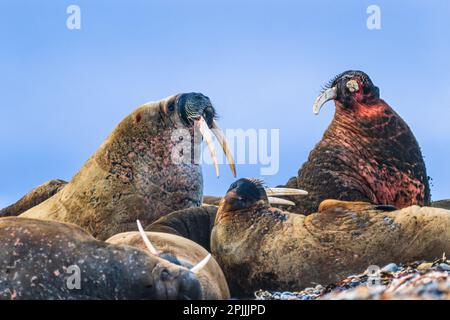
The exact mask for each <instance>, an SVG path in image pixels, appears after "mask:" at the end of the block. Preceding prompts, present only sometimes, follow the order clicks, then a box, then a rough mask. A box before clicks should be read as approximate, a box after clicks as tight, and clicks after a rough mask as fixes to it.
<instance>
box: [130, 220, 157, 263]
mask: <svg viewBox="0 0 450 320" xmlns="http://www.w3.org/2000/svg"><path fill="white" fill-rule="evenodd" d="M136 223H137V226H138V230H139V233H140V234H141V237H142V240H144V243H145V245H146V246H147V249H148V251H150V253H151V254H153V255H155V256H159V252H158V250H156V248H155V247H154V246H153V244H152V243H151V242H150V239H149V238H148V237H147V234H146V233H145V231H144V228H142V225H141V222H140V221H139V220H136Z"/></svg>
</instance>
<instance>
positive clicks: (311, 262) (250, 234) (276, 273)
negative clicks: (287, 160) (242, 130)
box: [211, 179, 450, 296]
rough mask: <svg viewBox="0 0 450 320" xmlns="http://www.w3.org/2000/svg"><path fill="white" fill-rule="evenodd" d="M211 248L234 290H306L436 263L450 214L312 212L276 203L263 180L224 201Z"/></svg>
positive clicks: (348, 206) (448, 243)
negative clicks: (365, 273) (371, 272)
mask: <svg viewBox="0 0 450 320" xmlns="http://www.w3.org/2000/svg"><path fill="white" fill-rule="evenodd" d="M211 252H212V254H213V256H214V257H215V258H216V260H217V262H218V263H219V265H220V266H221V268H222V270H223V271H224V273H225V276H226V277H227V280H228V285H229V286H230V290H231V294H232V295H235V296H248V295H251V294H252V292H254V291H256V290H258V289H264V290H271V291H280V290H281V291H298V290H301V289H303V288H305V287H308V286H311V285H312V284H313V283H320V284H327V283H335V282H337V281H339V280H342V279H343V278H345V277H346V276H348V275H350V274H354V273H356V272H359V271H360V270H364V269H365V268H367V266H369V265H379V266H383V265H386V264H387V263H390V262H395V263H401V262H407V261H414V260H429V261H432V260H433V259H435V258H440V257H442V254H443V253H444V252H446V253H447V254H448V253H449V252H450V211H448V210H444V209H437V208H430V207H423V208H421V207H419V206H411V207H408V208H404V209H401V210H396V209H395V208H394V207H392V206H387V205H372V204H369V203H364V202H342V201H337V200H326V201H324V202H322V203H321V205H320V208H319V211H318V212H317V213H314V214H311V215H309V216H305V215H300V214H292V213H288V212H283V211H281V210H279V209H275V208H271V207H270V206H269V204H268V201H267V195H266V193H265V192H264V188H263V187H262V186H261V183H258V182H257V181H251V180H248V179H241V180H238V181H237V182H236V183H234V184H233V185H232V186H231V188H230V189H229V190H228V192H227V194H226V196H225V197H224V199H223V200H222V203H221V206H220V208H219V211H218V212H217V216H216V224H215V226H214V228H213V230H212V235H211Z"/></svg>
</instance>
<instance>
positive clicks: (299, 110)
mask: <svg viewBox="0 0 450 320" xmlns="http://www.w3.org/2000/svg"><path fill="white" fill-rule="evenodd" d="M70 4H76V5H79V6H80V8H81V30H68V29H67V28H66V19H67V16H68V15H67V14H66V8H67V7H68V6H69V5H70ZM371 4H375V5H378V6H379V7H380V8H381V30H369V29H368V28H367V27H366V20H367V17H368V14H367V13H366V9H367V7H368V6H369V5H371ZM347 69H361V70H363V71H365V72H367V73H368V74H369V75H370V76H371V78H372V80H373V81H374V83H375V84H376V85H377V86H378V87H379V88H380V90H381V96H382V98H383V99H385V100H386V101H387V102H388V103H389V104H390V105H391V106H392V107H393V108H394V109H395V110H396V111H397V112H398V113H400V115H402V117H403V118H404V119H405V120H406V121H407V122H408V124H409V125H410V127H411V128H412V130H413V131H414V133H415V135H416V138H417V139H418V141H419V143H420V145H421V147H422V150H423V154H424V156H425V161H426V164H427V168H428V174H429V175H430V176H431V177H432V178H433V187H432V193H433V198H434V199H435V200H437V199H442V198H450V172H449V165H450V148H449V147H450V125H449V123H450V72H449V71H450V2H449V1H448V0H431V1H430V0H428V1H425V0H422V1H417V0H416V1H414V0H408V1H400V0H396V1H392V0H389V1H387V0H386V1H380V0H372V1H365V0H358V1H356V0H355V1H350V0H347V1H345V0H341V1H336V0H334V1H332V0H330V1H325V0H323V1H317V0H315V1H308V2H306V1H305V2H304V1H298V0H297V1H283V0H282V1H280V0H277V1H275V0H273V1H262V0H254V1H250V0H214V1H212V0H203V1H200V0H192V1H186V0H147V1H143V0H142V1H134V0H126V1H125V0H123V1H112V0H109V1H106V0H104V1H102V0H95V1H92V0H71V1H62V0H58V1H57V0H40V1H34V0H33V1H32V0H30V1H23V0H1V1H0V146H1V149H0V207H2V206H6V205H7V204H9V203H11V202H14V201H15V200H17V199H18V198H20V197H21V196H22V195H23V194H25V193H26V192H28V191H30V190H31V189H33V188H34V187H35V186H37V185H39V184H41V183H43V182H45V181H47V180H50V179H54V178H61V179H66V180H69V179H70V178H71V177H72V175H73V174H75V173H76V172H77V171H78V169H79V168H80V167H81V166H82V164H83V163H84V162H85V161H86V160H87V159H88V158H89V156H90V155H92V153H93V152H94V151H95V150H96V149H97V148H98V146H99V145H100V144H101V143H102V141H103V140H104V138H105V137H106V136H107V135H108V133H109V132H110V131H111V130H112V129H113V128H114V127H115V126H116V125H117V124H118V123H119V121H120V120H121V119H122V118H124V117H125V116H126V115H127V114H128V113H129V112H131V111H132V110H133V109H134V108H135V107H137V106H138V105H140V104H141V103H144V102H147V101H151V100H158V99H160V98H163V97H166V96H168V95H171V94H175V93H179V92H192V91H197V92H202V93H204V94H206V95H208V96H209V97H210V98H211V99H212V101H213V103H214V104H215V106H216V107H217V109H218V111H219V113H220V124H221V126H222V127H223V128H243V129H247V128H256V129H258V128H263V129H270V128H275V129H280V148H281V149H280V170H279V172H278V173H277V174H276V175H273V176H267V177H264V178H265V180H266V182H267V183H268V184H269V185H277V184H281V183H284V182H286V181H287V179H288V178H289V177H291V176H293V175H295V174H296V172H297V170H298V169H299V167H300V165H301V164H302V163H303V162H304V161H305V160H306V158H307V155H308V153H309V151H310V150H311V149H312V148H313V146H314V145H315V143H317V142H318V141H319V140H320V138H321V136H322V134H323V132H324V130H325V128H326V127H327V125H328V124H329V123H330V120H331V118H332V115H333V112H334V110H333V109H334V107H333V105H332V104H327V105H326V106H325V107H324V109H323V112H322V113H321V115H320V116H319V117H317V116H314V115H313V113H312V110H311V107H312V103H313V101H314V98H315V96H316V95H317V93H318V92H319V91H320V89H321V86H322V85H323V84H324V83H326V82H327V81H328V80H329V79H330V78H332V77H333V76H334V75H335V74H337V73H340V72H342V71H345V70H347ZM259 169H260V166H259V165H244V166H239V167H238V174H239V176H240V177H246V176H259V172H260V171H259ZM221 171H222V176H221V177H220V179H217V178H215V176H214V169H213V168H212V166H209V165H208V166H204V168H203V172H204V177H205V193H206V194H216V195H221V194H223V193H224V192H225V191H226V189H227V188H228V186H229V185H230V183H231V182H232V181H233V180H234V179H233V177H232V176H231V174H230V173H229V170H227V168H226V167H225V166H223V167H222V168H221Z"/></svg>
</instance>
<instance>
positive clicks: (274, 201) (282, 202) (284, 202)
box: [267, 197, 295, 206]
mask: <svg viewBox="0 0 450 320" xmlns="http://www.w3.org/2000/svg"><path fill="white" fill-rule="evenodd" d="M267 199H268V200H269V203H270V204H279V205H283V206H295V202H292V201H289V200H286V199H281V198H276V197H267Z"/></svg>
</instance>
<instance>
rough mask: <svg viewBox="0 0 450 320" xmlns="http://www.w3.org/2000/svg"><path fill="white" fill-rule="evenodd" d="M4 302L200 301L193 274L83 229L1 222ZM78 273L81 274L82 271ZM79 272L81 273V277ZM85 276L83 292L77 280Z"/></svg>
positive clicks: (0, 277)
mask: <svg viewBox="0 0 450 320" xmlns="http://www.w3.org/2000/svg"><path fill="white" fill-rule="evenodd" d="M0 264H1V268H0V299H39V300H41V299H45V300H47V299H58V300H60V299H199V298H200V297H201V295H202V293H201V288H200V283H199V282H198V279H197V278H196V276H195V275H194V274H193V273H191V272H190V271H189V270H188V269H186V268H184V267H180V266H178V265H175V264H172V263H170V262H168V261H166V260H164V259H160V258H157V257H154V256H152V255H150V254H149V253H147V252H146V251H144V250H140V249H138V248H134V247H130V246H126V245H112V244H107V243H104V242H101V241H98V240H95V239H94V238H93V237H92V236H91V235H89V234H88V233H86V232H85V231H84V230H82V229H81V228H79V227H78V226H75V225H71V224H64V223H59V222H54V221H43V220H35V219H26V218H17V217H9V218H2V219H0ZM77 270H78V271H77ZM76 272H79V274H78V275H77V274H76ZM77 276H79V280H80V281H79V286H78V285H77V281H76V280H75V278H71V277H77Z"/></svg>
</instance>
